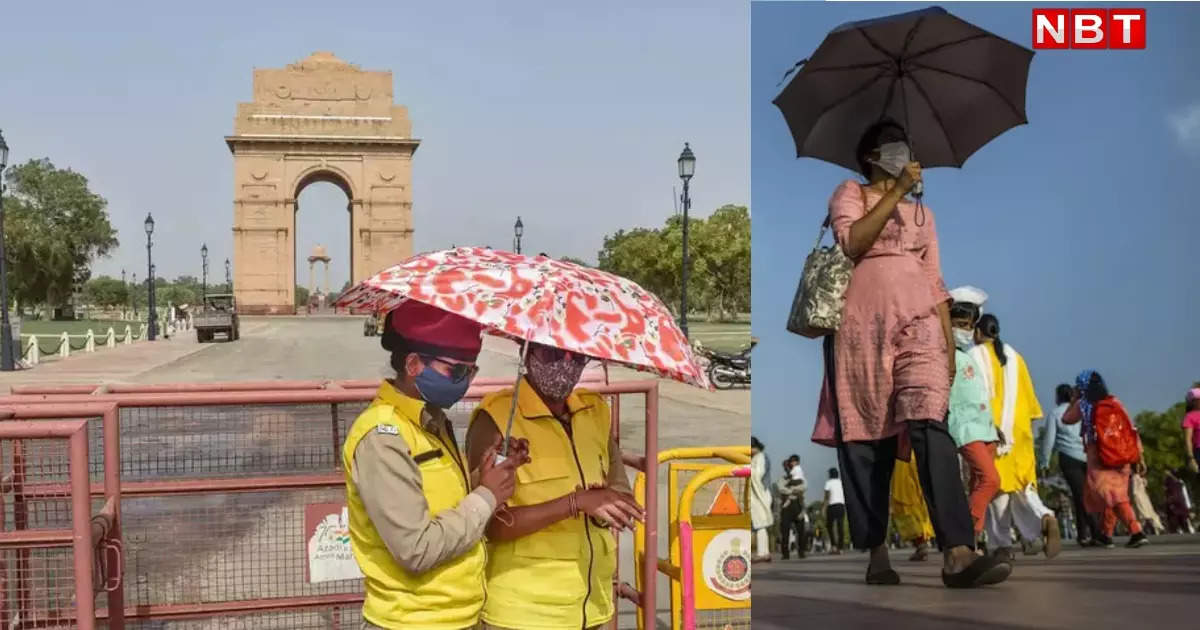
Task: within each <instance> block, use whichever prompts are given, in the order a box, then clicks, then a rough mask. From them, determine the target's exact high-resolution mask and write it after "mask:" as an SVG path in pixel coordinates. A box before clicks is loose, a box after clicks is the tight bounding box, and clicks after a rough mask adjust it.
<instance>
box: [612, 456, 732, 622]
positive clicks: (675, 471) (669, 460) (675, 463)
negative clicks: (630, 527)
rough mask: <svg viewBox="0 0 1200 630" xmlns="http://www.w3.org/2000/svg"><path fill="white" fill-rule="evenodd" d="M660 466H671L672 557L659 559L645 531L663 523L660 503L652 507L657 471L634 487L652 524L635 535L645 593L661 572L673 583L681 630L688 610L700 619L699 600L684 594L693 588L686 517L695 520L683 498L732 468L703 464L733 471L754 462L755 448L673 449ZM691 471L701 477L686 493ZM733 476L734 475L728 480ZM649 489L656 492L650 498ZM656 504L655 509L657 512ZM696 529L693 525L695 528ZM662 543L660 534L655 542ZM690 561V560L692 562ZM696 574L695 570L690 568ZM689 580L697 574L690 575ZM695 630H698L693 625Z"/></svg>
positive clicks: (673, 606) (674, 618) (669, 539)
mask: <svg viewBox="0 0 1200 630" xmlns="http://www.w3.org/2000/svg"><path fill="white" fill-rule="evenodd" d="M657 460H658V465H659V466H662V465H664V464H665V465H667V466H668V470H667V506H666V507H667V557H666V558H660V557H659V556H658V546H657V542H655V543H654V544H653V545H651V544H650V540H651V537H650V536H645V535H643V533H642V530H643V529H649V528H651V527H657V524H658V507H657V506H658V502H657V501H654V502H653V503H652V502H651V500H650V499H651V497H654V495H657V494H658V489H657V488H658V485H657V484H658V477H657V475H653V476H652V475H650V472H651V471H655V472H657V466H649V467H647V466H645V465H644V462H642V463H643V466H641V467H640V468H639V470H642V471H644V473H643V474H638V476H637V478H636V480H635V481H634V484H633V492H634V495H635V496H636V497H637V498H638V500H639V501H640V502H643V503H644V505H645V506H646V522H645V523H640V524H638V525H637V527H635V535H634V539H633V540H634V547H633V553H634V559H635V562H637V563H638V564H639V566H641V567H642V568H643V569H647V570H646V571H644V572H640V573H639V574H638V577H639V579H638V582H637V584H636V586H637V588H638V589H641V588H643V585H644V584H647V583H649V582H652V581H654V580H655V579H656V577H657V575H658V574H659V573H662V574H663V575H664V576H666V577H667V578H668V582H669V584H670V599H671V627H672V628H674V629H676V630H678V628H681V627H683V624H684V611H686V610H687V609H689V608H690V609H691V611H692V614H693V619H694V614H695V605H696V604H695V598H694V597H692V599H691V601H688V600H687V599H686V596H685V592H684V587H683V585H684V584H691V583H692V582H693V578H691V577H687V578H686V579H685V569H684V558H685V557H687V556H685V554H684V553H683V551H684V550H683V548H682V529H683V528H682V524H683V523H684V522H685V519H684V515H685V514H686V516H687V519H686V520H687V522H689V523H690V521H691V518H692V515H691V509H692V499H689V501H688V503H687V505H686V509H685V506H684V502H683V498H684V496H685V494H686V493H688V492H689V490H688V488H692V487H691V483H694V482H695V481H696V479H703V481H701V482H700V483H699V484H698V485H696V486H695V488H692V489H691V490H690V493H691V495H692V496H693V497H694V495H695V492H696V490H698V489H699V488H700V486H703V485H704V484H705V483H708V482H709V481H712V480H713V479H717V478H720V477H721V476H722V475H717V476H716V477H705V476H707V475H712V474H715V473H714V472H713V471H720V470H725V469H726V468H728V465H722V464H713V463H699V462H713V461H716V460H720V461H724V462H729V464H732V465H733V466H746V465H748V464H749V463H750V447H749V446H712V447H683V448H674V449H668V450H665V451H662V452H660V453H658V457H657ZM681 472H690V473H695V476H694V477H693V478H692V480H691V483H689V484H688V485H686V486H685V487H684V488H683V489H681V488H680V487H679V473H681ZM724 476H729V475H724ZM647 488H651V489H653V491H651V492H649V493H647V491H646V490H647ZM651 505H653V507H654V510H653V511H651ZM689 527H690V525H689ZM653 538H654V540H655V541H657V535H656V536H654V537H653ZM688 559H689V561H690V557H689V558H688ZM689 570H690V569H689ZM687 575H688V576H690V575H691V574H690V573H688V574H687ZM646 627H647V626H646V625H644V622H643V621H642V620H641V619H639V620H638V628H639V630H642V629H643V628H646ZM693 628H694V626H693Z"/></svg>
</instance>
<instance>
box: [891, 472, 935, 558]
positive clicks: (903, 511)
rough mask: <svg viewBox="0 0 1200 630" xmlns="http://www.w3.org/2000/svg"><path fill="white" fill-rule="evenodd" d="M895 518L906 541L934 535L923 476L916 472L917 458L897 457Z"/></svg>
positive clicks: (894, 487)
mask: <svg viewBox="0 0 1200 630" xmlns="http://www.w3.org/2000/svg"><path fill="white" fill-rule="evenodd" d="M891 503H892V522H893V523H895V524H896V531H898V532H900V538H902V539H904V540H905V541H914V540H929V539H930V538H933V521H931V520H929V509H928V508H926V507H925V495H924V494H923V493H922V492H921V479H920V477H918V476H917V458H916V457H910V458H908V461H904V460H901V459H897V460H896V468H895V470H893V471H892V499H891Z"/></svg>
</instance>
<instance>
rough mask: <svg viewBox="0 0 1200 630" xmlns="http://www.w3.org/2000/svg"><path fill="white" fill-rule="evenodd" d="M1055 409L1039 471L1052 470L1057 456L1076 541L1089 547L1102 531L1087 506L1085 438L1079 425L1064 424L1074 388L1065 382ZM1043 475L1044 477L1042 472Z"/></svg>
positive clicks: (1057, 393)
mask: <svg viewBox="0 0 1200 630" xmlns="http://www.w3.org/2000/svg"><path fill="white" fill-rule="evenodd" d="M1054 402H1055V407H1054V409H1053V410H1052V411H1051V412H1050V416H1049V417H1048V418H1046V426H1045V431H1044V433H1043V435H1042V443H1041V448H1040V449H1039V451H1038V468H1039V469H1040V470H1042V471H1046V470H1047V469H1049V468H1050V458H1051V457H1052V456H1053V455H1054V453H1058V468H1059V470H1061V471H1062V476H1063V478H1064V479H1066V481H1067V487H1068V488H1070V490H1071V507H1072V509H1073V510H1074V512H1075V528H1076V529H1075V542H1077V543H1078V544H1079V546H1080V547H1090V546H1092V544H1093V543H1094V539H1093V538H1092V537H1093V536H1094V535H1095V534H1097V533H1098V532H1099V531H1100V525H1099V524H1098V523H1097V522H1096V517H1095V515H1093V514H1091V513H1089V512H1088V511H1087V509H1086V507H1085V506H1084V501H1083V497H1084V494H1085V493H1086V491H1087V453H1086V452H1085V451H1084V448H1083V436H1082V435H1081V434H1080V432H1079V430H1080V425H1079V423H1075V424H1067V423H1066V422H1063V415H1064V414H1066V412H1067V409H1068V408H1069V407H1070V406H1071V386H1070V385H1067V384H1066V383H1063V384H1060V385H1059V386H1058V387H1056V388H1054ZM1043 474H1045V473H1044V472H1043Z"/></svg>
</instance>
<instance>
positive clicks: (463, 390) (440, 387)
mask: <svg viewBox="0 0 1200 630" xmlns="http://www.w3.org/2000/svg"><path fill="white" fill-rule="evenodd" d="M415 381H416V385H417V391H418V392H420V393H421V398H424V399H425V402H427V403H429V404H431V405H433V406H434V407H438V408H440V409H449V408H451V407H453V406H454V403H456V402H458V401H460V400H462V398H463V396H466V395H467V388H469V387H470V386H471V379H470V378H463V379H462V380H461V381H455V380H454V379H452V378H450V377H449V376H446V375H445V374H442V373H441V372H438V371H437V370H435V369H433V366H432V365H426V366H425V369H424V370H421V373H420V374H418V375H417V378H416V379H415Z"/></svg>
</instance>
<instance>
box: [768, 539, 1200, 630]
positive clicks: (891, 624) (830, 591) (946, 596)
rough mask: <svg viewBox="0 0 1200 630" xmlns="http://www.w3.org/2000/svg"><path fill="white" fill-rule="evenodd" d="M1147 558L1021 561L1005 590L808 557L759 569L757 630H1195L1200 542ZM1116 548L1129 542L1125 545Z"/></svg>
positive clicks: (1163, 544)
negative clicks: (867, 578) (889, 581)
mask: <svg viewBox="0 0 1200 630" xmlns="http://www.w3.org/2000/svg"><path fill="white" fill-rule="evenodd" d="M1152 540H1153V543H1152V544H1151V545H1149V546H1146V547H1143V548H1141V549H1136V550H1131V549H1124V548H1122V547H1120V546H1118V547H1117V548H1116V549H1109V550H1098V549H1089V550H1081V549H1078V548H1075V547H1073V545H1072V544H1071V543H1070V542H1069V541H1064V542H1066V543H1067V545H1068V547H1067V549H1066V550H1064V552H1063V553H1062V555H1060V556H1059V557H1058V558H1056V559H1054V560H1050V561H1047V560H1046V559H1045V558H1043V557H1041V556H1037V557H1031V556H1020V557H1018V558H1017V562H1016V564H1015V566H1014V570H1013V575H1012V577H1011V578H1009V581H1008V582H1005V583H1004V584H1001V585H998V586H994V587H989V588H984V589H979V590H972V591H951V590H949V589H946V588H945V587H943V586H942V583H941V576H940V570H941V562H940V561H938V560H939V559H938V558H937V556H933V555H931V556H930V559H929V560H928V561H926V562H923V563H913V562H908V561H907V560H906V558H907V557H908V555H909V553H910V550H906V551H897V552H895V553H893V555H892V564H893V566H894V567H895V569H896V570H897V571H898V572H899V573H900V575H901V578H902V580H903V583H902V584H901V585H900V586H894V587H885V586H875V587H870V586H867V585H865V584H864V583H863V575H864V573H865V572H866V557H865V555H862V554H858V553H852V554H849V555H843V556H810V557H809V558H807V559H804V560H797V559H795V558H793V559H792V560H789V561H780V560H779V559H778V558H776V560H775V562H773V563H771V564H768V565H755V566H754V630H782V629H784V628H840V629H855V628H864V629H865V628H870V629H876V628H886V629H887V630H907V629H913V630H942V629H949V628H973V629H976V630H982V629H1001V628H1037V629H1042V628H1082V629H1086V630H1106V629H1108V628H1112V629H1114V630H1133V629H1136V628H1164V629H1174V628H1194V627H1196V625H1197V621H1196V619H1197V617H1196V611H1197V608H1196V603H1197V601H1200V536H1159V537H1155V538H1153V539H1152ZM1117 542H1118V545H1120V544H1123V543H1124V540H1123V539H1119V540H1118V541H1117Z"/></svg>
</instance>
